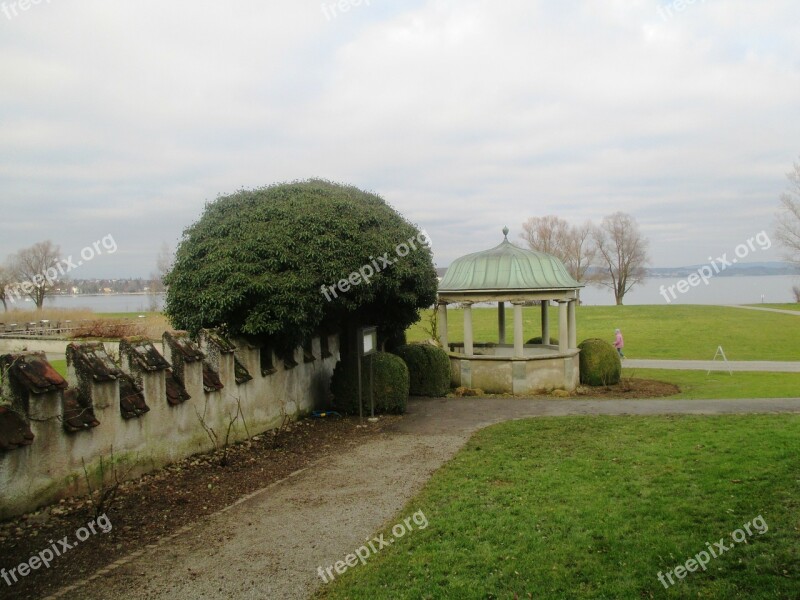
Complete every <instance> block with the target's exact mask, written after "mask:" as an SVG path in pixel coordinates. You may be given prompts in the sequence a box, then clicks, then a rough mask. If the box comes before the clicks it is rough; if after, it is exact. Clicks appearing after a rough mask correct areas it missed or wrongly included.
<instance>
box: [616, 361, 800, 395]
mask: <svg viewBox="0 0 800 600" xmlns="http://www.w3.org/2000/svg"><path fill="white" fill-rule="evenodd" d="M622 375H623V377H636V378H639V379H657V380H659V381H667V382H669V383H674V384H675V385H677V386H678V387H680V388H681V393H680V394H676V395H675V396H670V398H676V399H684V398H688V399H699V398H797V397H798V396H800V373H762V372H745V371H734V372H733V375H729V374H728V373H727V372H720V371H712V372H711V373H710V374H709V375H706V371H673V370H669V369H628V368H625V369H623V373H622Z"/></svg>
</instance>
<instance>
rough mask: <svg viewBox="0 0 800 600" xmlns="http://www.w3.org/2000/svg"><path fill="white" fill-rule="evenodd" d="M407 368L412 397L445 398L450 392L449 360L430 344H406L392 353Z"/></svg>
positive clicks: (440, 350)
mask: <svg viewBox="0 0 800 600" xmlns="http://www.w3.org/2000/svg"><path fill="white" fill-rule="evenodd" d="M394 353H395V354H397V355H398V356H399V357H400V358H402V359H403V360H404V361H405V363H406V366H407V367H408V374H409V377H410V380H411V387H410V392H411V395H412V396H430V397H440V396H446V395H447V392H449V391H450V359H449V358H448V356H447V352H445V351H444V350H442V349H441V348H437V347H436V346H431V345H430V344H408V345H406V346H400V347H399V348H397V349H396V350H395V351H394Z"/></svg>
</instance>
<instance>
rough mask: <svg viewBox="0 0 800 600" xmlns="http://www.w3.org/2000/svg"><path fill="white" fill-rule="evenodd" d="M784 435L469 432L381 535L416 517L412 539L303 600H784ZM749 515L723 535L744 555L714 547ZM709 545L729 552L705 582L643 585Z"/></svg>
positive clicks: (785, 421) (772, 428)
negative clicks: (418, 525) (421, 521)
mask: <svg viewBox="0 0 800 600" xmlns="http://www.w3.org/2000/svg"><path fill="white" fill-rule="evenodd" d="M799 436H800V415H760V416H724V417H699V416H680V417H563V418H562V417H559V418H538V419H529V420H522V421H513V422H508V423H504V424H501V425H497V426H493V427H490V428H488V429H484V430H482V431H480V432H478V433H477V434H476V435H475V436H474V437H473V438H472V439H471V441H470V442H469V443H468V444H467V446H466V447H465V448H464V449H463V450H462V451H461V452H460V453H459V454H458V455H457V456H456V457H455V458H454V459H453V460H452V461H451V462H449V463H448V464H447V465H446V466H445V467H443V468H442V469H440V470H439V471H438V472H437V473H436V474H434V476H433V478H432V479H431V480H430V481H429V483H428V484H427V485H426V487H425V488H424V489H423V491H422V492H421V493H420V494H419V495H418V496H417V497H416V498H415V499H413V500H412V501H411V502H410V503H409V504H408V506H407V507H406V509H405V510H403V511H402V512H401V513H400V514H399V515H397V517H395V518H394V519H392V520H391V521H390V522H389V523H387V527H386V529H385V530H384V531H383V533H384V534H385V535H386V538H387V539H389V538H390V537H391V535H392V534H391V525H393V524H395V523H399V522H401V521H402V519H403V518H404V517H407V516H408V515H412V514H413V513H415V512H416V511H419V510H422V511H424V515H425V517H426V518H427V520H428V523H429V525H428V527H426V528H425V529H415V530H413V531H411V532H410V533H407V534H406V535H405V536H404V537H403V538H402V539H400V540H397V541H396V543H394V544H393V545H391V546H390V547H388V548H385V549H383V550H380V551H379V552H378V553H377V555H374V556H372V557H370V558H369V561H368V562H367V564H366V565H360V564H359V565H357V566H355V567H352V568H351V569H350V570H349V571H348V572H346V573H345V574H344V575H342V576H341V577H340V579H338V580H337V581H336V582H334V583H332V584H328V585H324V586H323V589H322V590H321V591H320V593H319V597H322V598H331V599H336V598H342V599H344V598H348V599H364V600H367V599H370V600H371V599H373V598H392V599H395V598H399V599H402V598H409V599H412V598H413V599H418V598H437V599H438V598H442V599H444V598H459V599H462V598H463V599H471V598H475V599H478V598H480V599H486V598H537V599H539V598H544V599H550V598H552V599H559V600H560V599H562V598H609V599H617V598H622V599H629V598H630V599H634V598H687V599H688V598H726V599H727V598H757V599H761V598H763V599H767V598H770V599H772V598H786V599H788V598H798V597H800V517H798V515H800V461H798V460H797V448H798V437H799ZM759 517H761V518H762V519H758V518H759ZM754 519H756V520H757V521H756V522H757V523H758V528H757V527H756V525H753V526H751V532H752V535H746V532H745V531H744V530H742V531H741V533H737V536H746V537H747V540H746V541H747V543H746V544H745V543H736V544H735V546H734V547H730V546H731V543H732V534H733V533H734V532H736V531H737V530H739V529H740V528H743V526H744V525H745V524H750V523H751V522H752V521H753V520H754ZM764 526H766V527H767V530H766V532H765V533H763V534H759V533H758V531H764ZM721 539H722V540H723V544H724V545H725V546H726V547H729V548H730V549H729V550H728V551H726V552H724V553H723V554H721V555H720V556H719V557H718V558H716V559H714V558H710V559H709V562H708V566H707V571H702V570H698V571H697V572H692V573H688V574H685V579H683V580H682V581H678V580H676V581H677V583H676V585H674V586H672V587H670V588H669V589H668V590H667V589H665V588H664V586H663V585H662V584H661V583H660V582H659V580H658V578H657V576H658V573H659V572H662V573H666V572H668V571H671V572H674V570H675V567H676V566H678V565H682V564H684V563H686V561H687V560H688V559H690V558H692V557H694V556H696V555H698V554H699V553H700V552H703V551H707V545H706V544H707V543H709V545H711V546H712V548H713V547H715V546H714V544H715V543H716V542H717V541H718V540H721ZM740 539H741V537H740ZM718 552H719V550H718ZM343 558H344V557H343ZM694 566H695V567H696V564H695V565H694ZM664 577H665V580H666V581H668V579H667V578H666V575H665V576H664ZM675 577H676V576H675V575H673V578H675Z"/></svg>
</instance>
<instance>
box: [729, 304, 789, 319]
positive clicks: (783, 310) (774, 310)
mask: <svg viewBox="0 0 800 600" xmlns="http://www.w3.org/2000/svg"><path fill="white" fill-rule="evenodd" d="M729 306H730V308H744V309H746V310H763V311H764V312H774V313H780V314H782V315H794V316H797V317H800V310H786V309H784V308H766V307H764V308H762V307H760V306H744V305H743V304H734V305H729Z"/></svg>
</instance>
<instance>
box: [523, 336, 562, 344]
mask: <svg viewBox="0 0 800 600" xmlns="http://www.w3.org/2000/svg"><path fill="white" fill-rule="evenodd" d="M525 343H526V344H541V343H542V336H540V335H538V336H536V337H535V338H531V339H529V340H528V341H527V342H525ZM550 344H551V345H552V346H558V338H554V337H551V338H550Z"/></svg>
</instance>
